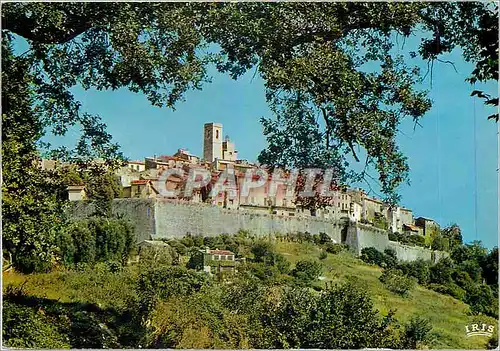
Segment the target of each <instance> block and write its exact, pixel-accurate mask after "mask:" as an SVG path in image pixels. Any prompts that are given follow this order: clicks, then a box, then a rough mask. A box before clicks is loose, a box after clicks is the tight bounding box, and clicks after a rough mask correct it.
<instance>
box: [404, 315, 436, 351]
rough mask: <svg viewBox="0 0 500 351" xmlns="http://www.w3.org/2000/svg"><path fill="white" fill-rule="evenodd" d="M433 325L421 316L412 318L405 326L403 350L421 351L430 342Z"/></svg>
mask: <svg viewBox="0 0 500 351" xmlns="http://www.w3.org/2000/svg"><path fill="white" fill-rule="evenodd" d="M431 330H432V325H431V323H430V321H429V320H428V319H426V318H422V317H419V316H416V317H412V318H411V319H410V321H409V322H408V323H406V324H405V326H404V334H403V336H402V348H404V349H413V350H415V349H417V348H418V349H421V348H423V347H424V346H426V345H425V344H426V343H427V342H428V341H429V337H430V331H431Z"/></svg>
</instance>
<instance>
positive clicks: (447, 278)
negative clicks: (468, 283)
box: [430, 257, 455, 285]
mask: <svg viewBox="0 0 500 351" xmlns="http://www.w3.org/2000/svg"><path fill="white" fill-rule="evenodd" d="M454 271H455V268H454V264H453V262H452V261H451V260H450V259H449V258H448V257H446V258H443V259H442V260H439V262H438V263H436V264H435V265H434V266H432V267H431V268H430V281H431V283H434V284H441V285H447V284H449V283H451V282H453V278H452V276H453V272H454Z"/></svg>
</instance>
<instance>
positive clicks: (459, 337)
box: [277, 242, 498, 349]
mask: <svg viewBox="0 0 500 351" xmlns="http://www.w3.org/2000/svg"><path fill="white" fill-rule="evenodd" d="M277 251H278V252H280V253H281V254H283V255H285V256H286V257H287V259H288V260H290V261H291V262H293V263H294V262H296V261H298V260H300V259H314V260H317V261H320V260H319V253H320V249H319V248H318V247H317V246H315V245H312V244H309V243H305V244H298V243H290V242H281V243H278V245H277ZM322 262H323V264H324V265H325V267H326V268H325V272H324V274H323V275H324V277H325V279H324V281H325V282H328V281H332V282H335V281H343V280H347V279H356V280H358V281H359V282H360V283H361V284H363V285H364V286H365V287H366V289H368V290H369V291H370V293H371V295H372V299H373V301H374V304H375V307H376V308H377V309H378V310H379V311H380V312H381V313H383V314H386V313H387V312H388V311H389V310H390V309H395V310H396V318H397V319H398V320H400V321H402V322H404V321H407V320H408V319H409V318H411V316H413V315H415V314H419V315H421V316H423V317H426V318H429V319H430V321H431V323H432V325H433V333H434V334H435V338H434V341H433V342H432V343H431V344H430V345H429V346H430V348H434V349H482V348H485V345H486V343H487V341H488V338H487V337H485V336H475V337H470V338H467V337H466V335H465V326H466V325H468V324H471V323H472V322H473V321H477V320H478V317H476V316H470V315H468V314H467V311H468V309H469V308H468V306H467V305H466V304H465V303H463V302H462V301H459V300H456V299H454V298H453V297H450V296H447V295H442V294H439V293H437V292H435V291H432V290H428V289H425V288H423V287H421V286H417V288H416V289H415V290H414V291H412V293H411V294H410V296H409V297H406V298H404V297H401V296H399V295H397V294H394V293H392V292H390V291H389V290H387V289H386V288H385V287H384V285H383V284H382V283H381V282H380V281H379V279H378V278H379V276H380V275H381V273H382V270H381V269H380V268H378V267H375V266H372V265H368V264H365V263H364V262H363V261H361V260H359V259H357V258H355V257H353V256H352V255H351V254H349V253H345V252H343V253H340V254H337V255H332V254H328V257H327V258H326V259H324V260H322ZM479 320H480V321H482V322H483V323H490V324H493V325H495V326H497V325H498V321H495V320H494V319H493V318H490V317H485V316H481V317H480V319H479Z"/></svg>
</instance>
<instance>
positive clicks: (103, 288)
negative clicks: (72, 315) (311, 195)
mask: <svg viewBox="0 0 500 351" xmlns="http://www.w3.org/2000/svg"><path fill="white" fill-rule="evenodd" d="M276 250H277V251H278V252H280V253H282V254H283V255H285V257H286V258H287V259H288V260H289V261H291V262H292V263H293V264H294V263H296V262H297V261H298V260H303V259H310V260H315V261H319V262H322V264H323V265H324V267H325V268H324V272H323V274H322V275H323V277H324V280H322V281H318V283H317V284H318V285H323V286H324V285H325V284H328V283H332V282H333V283H335V282H341V281H345V280H347V279H354V280H356V281H357V282H358V283H359V284H362V285H363V286H364V287H365V288H366V289H367V290H368V291H369V292H370V295H371V296H372V300H373V302H374V305H375V307H376V308H377V309H378V310H379V311H380V313H382V314H387V313H388V311H389V310H391V309H395V310H396V313H395V315H396V317H397V319H398V320H399V321H400V322H402V323H404V322H406V321H408V320H409V319H410V318H411V317H412V316H414V315H421V316H423V317H426V318H428V319H429V320H430V321H431V323H432V326H433V330H432V332H433V335H434V340H433V341H432V342H431V343H430V345H429V347H430V348H434V349H484V348H485V345H486V343H487V341H488V338H487V337H484V336H475V337H470V338H467V337H466V335H465V326H466V325H468V324H471V323H472V322H473V321H474V320H475V321H477V317H474V316H470V315H468V313H467V311H468V306H467V305H466V304H464V303H463V302H461V301H459V300H456V299H454V298H452V297H450V296H447V295H442V294H439V293H436V292H434V291H431V290H428V289H425V288H423V287H421V286H418V287H417V288H416V289H415V290H413V291H412V292H411V294H410V296H409V297H406V298H404V297H401V296H399V295H396V294H394V293H392V292H390V291H389V290H387V289H386V288H385V286H384V285H383V284H382V283H381V282H380V281H379V279H378V278H379V276H380V275H381V272H382V271H381V269H380V268H378V267H375V266H372V265H368V264H365V263H364V262H362V261H361V260H359V259H357V258H355V257H354V256H353V255H352V254H350V253H348V252H341V253H339V254H336V255H333V254H328V255H327V258H326V259H323V260H320V259H319V256H320V249H319V248H318V247H317V246H315V245H313V244H310V243H305V244H299V243H292V242H279V243H278V244H277V246H276ZM127 270H131V272H132V274H130V272H124V273H123V274H106V273H105V272H103V273H102V274H99V273H98V274H82V273H81V272H78V271H71V272H57V271H55V272H51V273H45V274H31V275H22V274H17V273H4V274H3V285H4V287H5V286H7V285H9V284H15V285H20V284H24V288H25V290H26V291H27V292H28V294H30V295H32V296H36V297H41V298H47V299H51V300H58V301H60V302H62V303H73V302H82V303H92V304H96V305H98V306H99V307H102V308H107V307H121V306H125V304H126V301H127V299H129V298H132V297H133V288H132V287H133V285H134V280H135V278H136V277H137V273H138V271H137V267H129V268H127ZM480 320H481V321H482V322H483V323H487V324H492V325H498V322H497V321H495V320H494V319H493V318H490V317H481V319H480Z"/></svg>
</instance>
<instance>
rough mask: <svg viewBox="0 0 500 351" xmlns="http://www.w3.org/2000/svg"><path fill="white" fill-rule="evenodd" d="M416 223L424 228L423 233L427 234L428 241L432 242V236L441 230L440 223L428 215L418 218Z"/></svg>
mask: <svg viewBox="0 0 500 351" xmlns="http://www.w3.org/2000/svg"><path fill="white" fill-rule="evenodd" d="M415 225H416V226H418V227H420V228H422V234H423V235H424V236H425V238H426V242H430V240H431V238H432V237H433V236H434V235H435V234H436V233H438V232H439V231H440V227H439V224H437V223H436V222H435V221H434V220H433V219H430V218H426V217H418V218H416V219H415Z"/></svg>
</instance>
